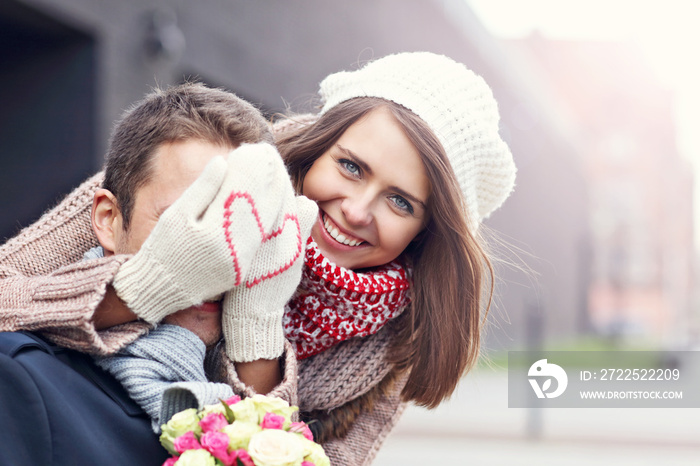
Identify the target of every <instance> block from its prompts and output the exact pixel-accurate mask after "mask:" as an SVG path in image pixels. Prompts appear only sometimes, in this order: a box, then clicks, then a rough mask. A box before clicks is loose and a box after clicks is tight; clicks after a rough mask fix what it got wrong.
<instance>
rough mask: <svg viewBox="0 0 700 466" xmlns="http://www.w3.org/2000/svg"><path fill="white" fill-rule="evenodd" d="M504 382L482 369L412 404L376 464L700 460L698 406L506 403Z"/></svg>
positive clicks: (541, 465) (678, 464)
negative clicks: (448, 396)
mask: <svg viewBox="0 0 700 466" xmlns="http://www.w3.org/2000/svg"><path fill="white" fill-rule="evenodd" d="M507 385H508V384H507V375H506V372H505V371H503V372H499V373H495V372H493V371H491V370H488V369H480V370H477V371H474V372H473V373H471V374H470V375H469V376H467V378H466V379H464V380H463V381H462V383H461V385H460V387H459V388H458V390H457V392H456V393H455V396H454V397H453V399H452V400H450V401H449V402H446V403H444V404H443V405H441V406H440V407H438V408H437V409H436V410H434V411H427V410H425V409H420V408H415V407H410V408H409V409H407V411H406V412H405V413H404V416H403V418H402V419H401V421H400V422H399V425H398V426H397V428H396V429H395V430H394V432H393V433H392V434H391V435H390V436H389V439H388V440H387V442H386V443H385V445H384V447H383V448H382V450H381V451H380V453H379V455H378V456H377V459H376V461H375V463H374V464H375V465H377V466H390V465H425V464H436V465H437V464H458V465H462V464H464V465H475V466H501V465H503V466H505V465H508V466H512V465H525V466H529V465H533V466H549V465H567V466H568V465H572V466H578V465H590V464H598V465H616V466H627V465H630V466H631V465H635V466H639V465H661V464H663V465H673V466H685V465H698V464H700V409H689V408H685V409H683V408H681V409H651V408H650V409H573V408H572V409H544V410H540V411H531V410H527V409H514V408H513V409H509V408H508V396H507V395H508V393H507Z"/></svg>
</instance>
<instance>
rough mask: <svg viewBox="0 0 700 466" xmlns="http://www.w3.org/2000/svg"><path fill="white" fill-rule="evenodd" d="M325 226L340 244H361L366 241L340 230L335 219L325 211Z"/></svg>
mask: <svg viewBox="0 0 700 466" xmlns="http://www.w3.org/2000/svg"><path fill="white" fill-rule="evenodd" d="M323 227H324V228H325V229H326V231H327V232H328V234H329V235H330V236H331V237H332V238H333V239H334V240H336V241H337V242H338V243H340V244H344V245H346V246H359V245H360V244H362V243H363V242H364V241H363V240H361V239H359V238H353V237H352V236H350V235H348V234H344V233H341V232H340V231H339V230H338V227H337V225H336V224H335V223H333V221H332V220H331V219H330V218H329V217H328V215H326V214H325V213H323Z"/></svg>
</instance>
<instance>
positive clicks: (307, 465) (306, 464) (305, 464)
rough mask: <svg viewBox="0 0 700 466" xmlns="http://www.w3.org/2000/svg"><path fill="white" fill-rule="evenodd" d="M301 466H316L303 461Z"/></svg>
mask: <svg viewBox="0 0 700 466" xmlns="http://www.w3.org/2000/svg"><path fill="white" fill-rule="evenodd" d="M301 466H316V465H315V464H313V463H312V462H311V461H302V462H301Z"/></svg>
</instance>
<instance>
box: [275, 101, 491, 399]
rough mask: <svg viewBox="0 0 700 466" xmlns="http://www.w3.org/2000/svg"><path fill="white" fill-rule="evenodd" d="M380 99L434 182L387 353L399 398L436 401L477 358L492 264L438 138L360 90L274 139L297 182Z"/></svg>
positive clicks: (409, 251)
mask: <svg viewBox="0 0 700 466" xmlns="http://www.w3.org/2000/svg"><path fill="white" fill-rule="evenodd" d="M378 107H386V108H388V109H389V110H390V111H391V113H392V115H393V116H394V117H395V118H396V120H397V121H398V122H399V123H400V124H401V126H402V127H403V129H404V132H405V134H406V136H407V137H408V138H409V140H410V141H411V142H412V143H413V145H414V146H415V147H416V149H417V150H418V152H419V153H420V155H421V158H422V161H423V164H424V166H425V169H426V173H427V176H428V179H429V180H430V185H431V194H430V198H429V200H428V212H429V215H430V217H429V220H428V223H427V225H426V227H425V228H424V230H423V231H422V232H421V233H420V234H419V235H418V236H417V237H416V238H415V239H414V240H413V242H412V243H411V244H410V245H409V246H408V248H406V250H405V251H404V254H403V258H404V260H405V261H406V262H407V263H409V264H411V266H412V268H413V276H412V282H413V286H412V288H411V303H410V305H409V307H408V309H407V310H406V311H405V312H404V315H403V316H402V317H401V318H400V321H399V322H400V323H401V325H400V326H397V328H398V331H397V333H396V337H395V338H394V339H393V341H392V344H391V348H390V352H389V355H388V357H389V359H390V361H391V362H392V363H394V364H395V365H396V367H397V368H399V369H401V370H408V371H410V374H409V377H408V382H407V383H406V386H405V387H404V389H403V391H402V392H401V396H402V399H403V400H404V401H414V402H415V403H417V404H419V405H422V406H426V407H428V408H434V407H436V406H437V405H438V404H440V402H441V401H443V400H444V399H445V398H448V397H449V396H450V395H451V394H452V392H453V391H454V389H455V387H456V386H457V383H458V382H459V379H460V378H461V377H462V376H463V375H464V374H465V373H466V372H467V371H468V370H469V369H470V368H471V367H472V366H473V365H474V363H475V362H476V360H477V358H478V355H479V345H480V333H481V327H482V322H483V320H482V308H483V311H484V313H483V318H485V315H486V312H487V311H488V307H489V305H490V303H491V294H492V292H493V268H492V266H491V263H490V261H489V259H488V256H487V255H486V253H485V251H484V249H483V248H482V247H481V245H480V244H479V242H478V241H477V239H476V237H475V236H474V234H472V232H471V231H470V230H469V228H468V226H467V219H466V211H467V210H466V208H465V206H464V200H463V196H462V193H461V190H460V189H459V185H458V183H457V180H456V178H455V175H454V172H453V170H452V168H451V166H450V165H449V162H448V159H447V155H446V154H445V151H444V149H443V147H442V145H441V144H440V142H439V140H438V139H437V137H436V136H435V135H434V134H433V132H432V131H431V130H430V128H428V126H427V125H426V124H425V122H424V121H423V120H421V119H420V118H419V117H417V116H416V115H415V114H414V113H413V112H411V111H410V110H407V109H406V108H404V107H402V106H400V105H397V104H395V103H393V102H390V101H387V100H384V99H379V98H372V97H363V98H356V99H352V100H348V101H346V102H343V103H340V104H338V105H336V106H335V107H333V108H332V109H330V110H329V111H328V112H327V113H325V114H324V115H322V116H321V117H320V118H319V119H318V121H316V122H315V123H314V124H311V125H309V126H306V127H303V128H301V129H300V130H299V131H296V132H294V133H293V134H290V135H284V137H283V138H282V139H280V140H279V141H277V147H278V149H279V151H280V153H281V154H282V157H283V158H284V159H285V163H286V164H287V167H288V169H289V172H290V175H291V177H292V181H293V182H294V184H295V186H296V188H297V190H300V189H301V186H302V184H303V180H304V176H306V173H307V172H308V170H309V168H311V165H313V163H314V161H316V159H318V158H319V157H320V156H321V155H323V154H324V153H325V152H326V151H327V150H329V149H330V148H331V147H332V146H333V145H334V144H335V143H336V141H337V140H338V139H339V138H340V136H341V135H342V134H343V133H344V132H345V130H347V129H348V128H349V127H350V126H351V125H352V124H353V123H355V122H356V121H357V120H359V119H360V118H362V117H363V116H364V115H367V114H368V113H369V112H371V111H372V110H374V109H376V108H378ZM485 285H486V292H485V293H484V292H483V290H484V287H485Z"/></svg>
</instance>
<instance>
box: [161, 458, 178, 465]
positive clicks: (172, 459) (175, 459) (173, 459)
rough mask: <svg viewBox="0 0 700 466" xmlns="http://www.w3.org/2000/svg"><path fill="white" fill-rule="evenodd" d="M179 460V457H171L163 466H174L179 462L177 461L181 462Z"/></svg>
mask: <svg viewBox="0 0 700 466" xmlns="http://www.w3.org/2000/svg"><path fill="white" fill-rule="evenodd" d="M179 459H180V457H179V456H171V457H170V458H168V459H167V460H165V462H164V463H163V466H173V465H174V464H175V463H176V462H177V460H179Z"/></svg>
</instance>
